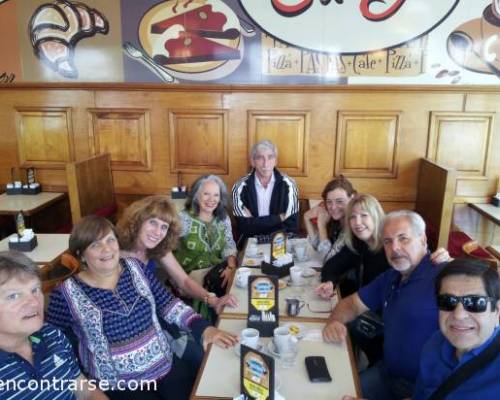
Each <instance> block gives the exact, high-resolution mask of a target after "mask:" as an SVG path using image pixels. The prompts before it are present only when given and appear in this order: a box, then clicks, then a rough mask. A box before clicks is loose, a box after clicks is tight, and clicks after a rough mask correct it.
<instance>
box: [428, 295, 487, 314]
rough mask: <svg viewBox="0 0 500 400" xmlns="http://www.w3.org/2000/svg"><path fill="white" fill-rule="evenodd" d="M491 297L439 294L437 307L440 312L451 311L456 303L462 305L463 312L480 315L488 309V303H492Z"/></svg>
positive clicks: (455, 306)
mask: <svg viewBox="0 0 500 400" xmlns="http://www.w3.org/2000/svg"><path fill="white" fill-rule="evenodd" d="M494 301H495V299H494V298H493V297H488V296H476V295H469V296H453V295H451V294H440V295H439V296H438V297H437V306H438V308H439V309H440V310H441V311H453V310H454V309H455V308H457V306H458V303H462V306H463V307H464V309H465V311H469V312H472V313H482V312H485V311H486V309H487V308H488V303H490V302H494Z"/></svg>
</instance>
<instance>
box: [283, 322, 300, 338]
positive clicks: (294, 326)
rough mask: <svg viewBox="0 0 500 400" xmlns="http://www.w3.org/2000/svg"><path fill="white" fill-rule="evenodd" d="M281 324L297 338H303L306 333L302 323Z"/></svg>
mask: <svg viewBox="0 0 500 400" xmlns="http://www.w3.org/2000/svg"><path fill="white" fill-rule="evenodd" d="M283 326H286V327H287V328H288V330H289V331H290V333H291V334H292V335H293V336H295V337H296V338H297V339H303V338H304V336H305V334H306V328H305V327H304V325H302V324H298V323H296V322H289V323H287V324H285V325H283Z"/></svg>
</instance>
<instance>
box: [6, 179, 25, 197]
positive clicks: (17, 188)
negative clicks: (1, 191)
mask: <svg viewBox="0 0 500 400" xmlns="http://www.w3.org/2000/svg"><path fill="white" fill-rule="evenodd" d="M5 193H7V194H9V195H10V194H22V193H23V185H22V183H21V181H15V182H10V183H7V185H6V186H5Z"/></svg>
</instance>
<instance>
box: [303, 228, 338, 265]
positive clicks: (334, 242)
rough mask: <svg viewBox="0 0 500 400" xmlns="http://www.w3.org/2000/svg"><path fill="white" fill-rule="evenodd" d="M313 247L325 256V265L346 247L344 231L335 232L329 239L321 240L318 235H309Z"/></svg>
mask: <svg viewBox="0 0 500 400" xmlns="http://www.w3.org/2000/svg"><path fill="white" fill-rule="evenodd" d="M307 239H308V240H309V243H310V244H311V246H312V247H313V248H314V249H315V250H316V251H317V252H318V253H320V254H321V255H322V256H323V263H326V262H327V261H328V260H329V259H330V258H332V257H333V256H334V255H335V254H337V253H338V252H339V251H340V250H341V249H342V248H343V247H344V246H345V233H344V230H343V229H342V230H339V231H334V232H332V235H331V236H330V238H329V239H325V240H319V235H318V234H317V233H315V234H313V235H308V236H307Z"/></svg>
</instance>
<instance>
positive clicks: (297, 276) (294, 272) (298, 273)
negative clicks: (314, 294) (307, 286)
mask: <svg viewBox="0 0 500 400" xmlns="http://www.w3.org/2000/svg"><path fill="white" fill-rule="evenodd" d="M290 278H291V279H292V283H293V284H294V285H297V286H298V285H300V284H301V283H302V268H300V267H291V268H290Z"/></svg>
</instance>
